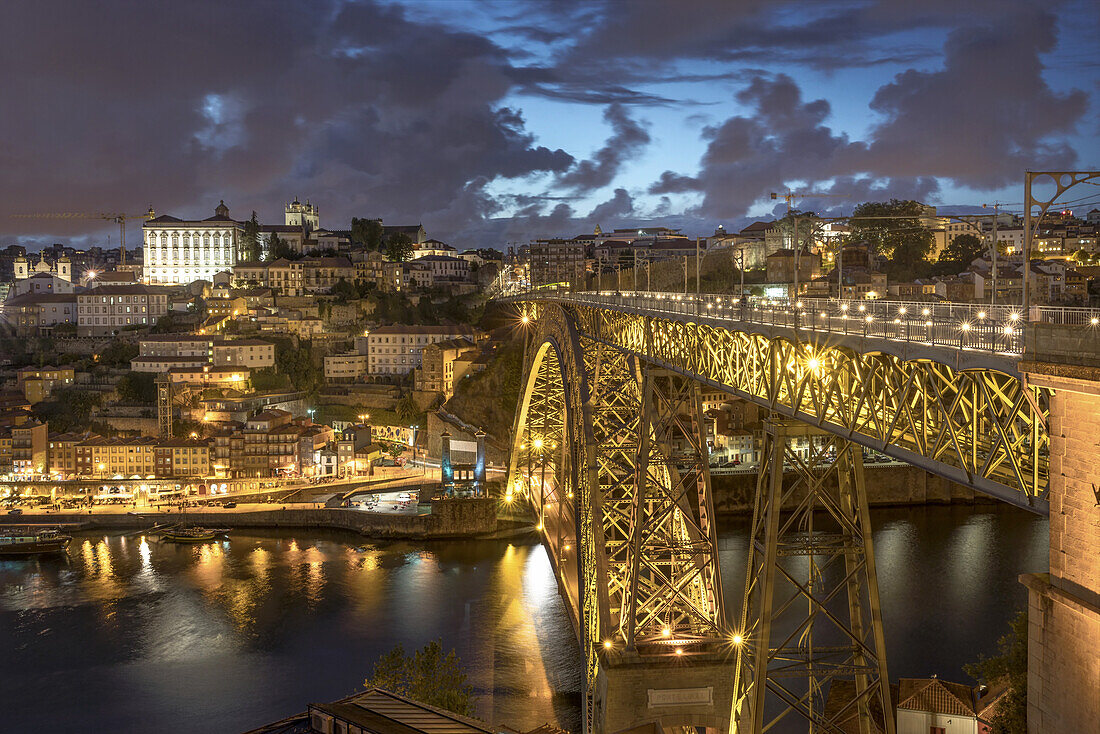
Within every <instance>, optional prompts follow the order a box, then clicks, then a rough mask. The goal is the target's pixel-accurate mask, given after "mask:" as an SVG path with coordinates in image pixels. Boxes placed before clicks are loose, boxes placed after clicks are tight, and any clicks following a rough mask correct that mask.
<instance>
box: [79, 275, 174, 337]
mask: <svg viewBox="0 0 1100 734" xmlns="http://www.w3.org/2000/svg"><path fill="white" fill-rule="evenodd" d="M76 304H77V314H76V318H77V321H76V323H77V334H78V336H102V335H106V334H112V333H114V332H117V331H121V330H122V329H123V328H125V327H127V326H143V325H148V324H155V323H156V322H157V319H159V318H160V317H161V316H163V315H164V314H166V313H168V294H167V293H165V292H163V291H162V290H161V289H158V288H149V287H147V286H144V285H105V286H100V287H98V288H93V289H92V290H89V291H84V292H83V293H78V294H76Z"/></svg>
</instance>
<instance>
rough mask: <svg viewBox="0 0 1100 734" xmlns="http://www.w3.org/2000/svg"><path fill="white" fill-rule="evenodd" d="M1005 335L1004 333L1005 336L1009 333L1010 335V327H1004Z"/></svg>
mask: <svg viewBox="0 0 1100 734" xmlns="http://www.w3.org/2000/svg"><path fill="white" fill-rule="evenodd" d="M1005 333H1006V334H1011V333H1012V327H1011V326H1007V325H1006V326H1005Z"/></svg>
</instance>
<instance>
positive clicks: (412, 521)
mask: <svg viewBox="0 0 1100 734" xmlns="http://www.w3.org/2000/svg"><path fill="white" fill-rule="evenodd" d="M431 505H432V512H431V514H430V515H390V514H382V513H374V512H365V511H363V510H354V509H336V508H314V507H302V508H295V507H294V505H287V509H285V510H284V509H281V508H279V509H271V510H256V511H252V512H236V511H224V510H223V511H219V510H209V511H202V510H190V511H186V512H176V513H171V514H168V513H163V514H161V513H157V514H150V515H124V514H95V515H87V514H80V513H76V512H70V513H51V514H49V515H39V514H32V515H23V516H20V517H19V518H18V519H19V523H20V524H24V525H25V524H31V523H43V524H52V525H57V524H66V523H80V524H82V525H86V526H87V527H89V528H116V529H122V528H149V527H152V526H153V525H156V524H158V523H159V524H163V523H166V522H184V523H194V524H196V525H203V526H205V527H219V528H288V529H291V528H293V529H302V528H306V529H308V528H322V529H329V530H348V531H351V532H353V533H358V534H360V535H363V536H366V537H370V538H380V539H398V538H402V539H434V538H470V537H478V536H488V535H491V534H492V533H494V532H496V529H497V513H496V505H497V502H496V500H493V499H444V500H433V501H432V503H431Z"/></svg>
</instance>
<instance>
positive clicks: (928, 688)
mask: <svg viewBox="0 0 1100 734" xmlns="http://www.w3.org/2000/svg"><path fill="white" fill-rule="evenodd" d="M898 686H899V692H898V708H899V709H909V710H912V711H931V712H932V713H936V714H946V715H948V716H977V706H976V704H975V701H974V689H973V688H971V687H970V686H964V685H963V684H961V683H949V682H948V681H943V680H940V679H939V678H902V679H901V680H900V681H898Z"/></svg>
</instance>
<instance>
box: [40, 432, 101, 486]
mask: <svg viewBox="0 0 1100 734" xmlns="http://www.w3.org/2000/svg"><path fill="white" fill-rule="evenodd" d="M89 438H91V434H90V433H76V432H73V433H55V434H51V435H50V437H49V446H48V447H47V449H46V460H47V462H48V463H49V470H50V474H51V475H52V476H57V477H62V478H64V477H71V476H74V475H75V474H76V447H77V446H79V445H80V444H81V443H82V442H84V441H86V440H88V439H89Z"/></svg>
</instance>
